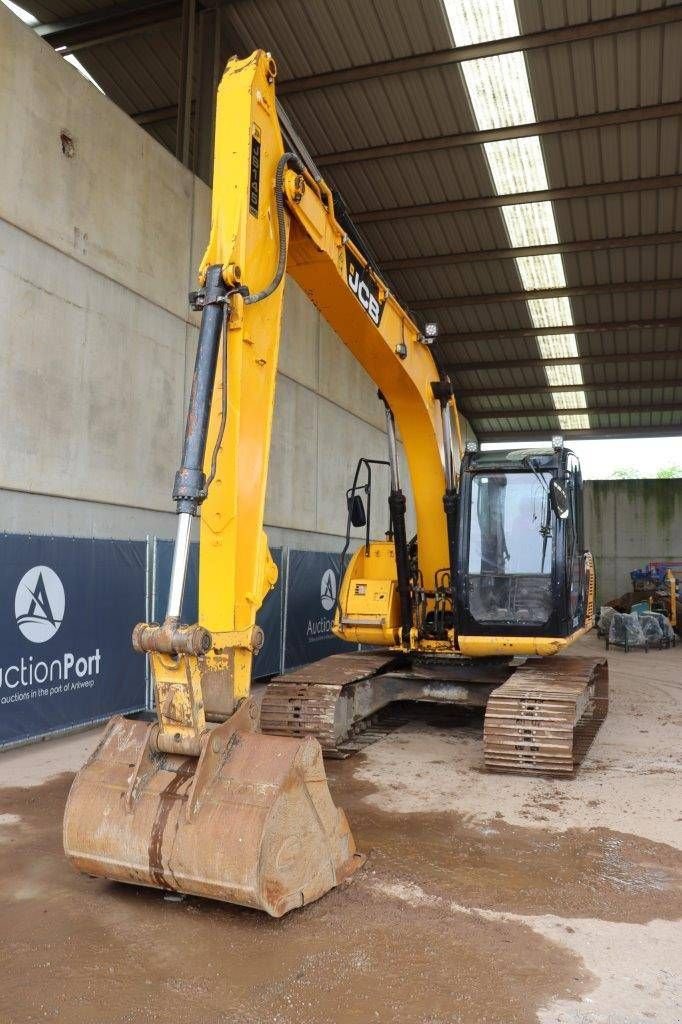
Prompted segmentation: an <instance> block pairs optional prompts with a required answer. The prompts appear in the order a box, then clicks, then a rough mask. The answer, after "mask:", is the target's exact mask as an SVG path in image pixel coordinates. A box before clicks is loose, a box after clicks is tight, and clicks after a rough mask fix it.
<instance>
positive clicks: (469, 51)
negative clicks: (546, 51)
mask: <svg viewBox="0 0 682 1024" xmlns="http://www.w3.org/2000/svg"><path fill="white" fill-rule="evenodd" d="M681 19H682V8H681V7H680V6H675V7H662V8H658V9H656V10H652V11H641V12H639V13H637V14H625V15H620V16H617V17H614V18H603V19H600V20H599V21H588V22H580V23H579V24H577V25H566V26H562V27H561V28H552V29H544V30H543V31H540V32H529V33H527V34H526V35H519V36H512V37H511V38H507V39H492V40H490V41H489V42H485V43H474V44H473V45H471V46H458V47H455V48H453V49H447V50H437V51H435V52H431V53H418V54H413V55H410V56H409V57H397V58H393V59H392V60H385V61H377V62H375V63H373V64H361V65H359V66H357V67H354V68H342V69H340V70H338V71H325V72H322V74H315V75H306V76H305V77H303V78H296V79H289V80H288V81H284V82H281V83H280V86H279V90H278V91H279V94H280V96H282V95H285V94H289V95H291V94H292V93H297V92H309V91H310V90H311V89H328V88H330V86H333V85H348V84H351V83H354V82H364V81H366V80H367V79H370V78H385V77H386V76H387V75H403V74H407V73H408V72H411V71H425V70H427V69H428V68H440V67H445V66H447V65H452V64H461V63H462V62H463V61H467V60H479V59H480V58H481V57H493V56H496V55H497V54H501V53H514V52H516V51H517V50H537V49H541V48H543V47H546V46H557V45H559V44H561V43H577V42H580V41H582V40H585V39H599V38H602V37H604V36H610V35H615V34H616V33H619V32H636V31H639V30H640V29H645V28H651V27H652V26H655V25H668V24H670V23H671V22H674V21H680V20H681Z"/></svg>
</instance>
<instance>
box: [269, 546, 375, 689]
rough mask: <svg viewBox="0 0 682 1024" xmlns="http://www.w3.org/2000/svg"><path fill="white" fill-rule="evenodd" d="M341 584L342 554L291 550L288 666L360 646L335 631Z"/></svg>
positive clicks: (285, 652)
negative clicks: (336, 608)
mask: <svg viewBox="0 0 682 1024" xmlns="http://www.w3.org/2000/svg"><path fill="white" fill-rule="evenodd" d="M338 587H339V556H338V555H330V554H327V553H326V552H322V551H289V570H288V572H287V599H286V634H285V644H284V648H285V649H284V667H285V669H287V670H288V669H291V668H297V667H299V666H300V665H307V664H308V662H310V661H318V660H319V659H320V658H326V657H327V655H328V654H338V653H340V652H343V651H352V650H357V645H355V644H347V643H345V642H344V641H343V640H338V639H337V638H336V637H335V636H334V634H333V633H332V622H333V620H334V609H335V607H336V594H337V591H338Z"/></svg>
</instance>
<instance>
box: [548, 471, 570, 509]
mask: <svg viewBox="0 0 682 1024" xmlns="http://www.w3.org/2000/svg"><path fill="white" fill-rule="evenodd" d="M549 503H550V505H551V506H552V509H553V511H554V515H555V516H556V517H557V519H568V491H567V490H566V485H565V484H564V483H563V482H562V481H561V480H559V478H558V477H556V476H553V477H552V479H551V480H550V481H549Z"/></svg>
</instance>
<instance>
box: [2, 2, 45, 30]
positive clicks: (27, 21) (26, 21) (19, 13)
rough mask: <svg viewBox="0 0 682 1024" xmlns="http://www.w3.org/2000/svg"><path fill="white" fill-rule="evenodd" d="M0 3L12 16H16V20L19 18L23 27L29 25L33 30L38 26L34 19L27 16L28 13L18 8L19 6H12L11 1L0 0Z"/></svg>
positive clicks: (36, 20)
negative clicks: (0, 2) (0, 0)
mask: <svg viewBox="0 0 682 1024" xmlns="http://www.w3.org/2000/svg"><path fill="white" fill-rule="evenodd" d="M2 3H3V4H4V5H5V7H8V8H9V9H10V11H11V12H12V14H16V16H17V18H21V20H22V21H23V23H24V25H30V26H31V28H35V26H36V25H39V24H40V22H39V21H38V19H37V18H36V17H34V16H33V15H32V14H29V13H28V11H25V10H24V8H23V7H20V6H19V4H13V3H12V0H2Z"/></svg>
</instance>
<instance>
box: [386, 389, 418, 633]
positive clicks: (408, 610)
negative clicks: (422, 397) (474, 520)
mask: <svg viewBox="0 0 682 1024" xmlns="http://www.w3.org/2000/svg"><path fill="white" fill-rule="evenodd" d="M380 398H381V400H382V401H383V403H384V409H385V410H386V433H387V435H388V460H389V463H390V470H391V493H390V495H389V497H388V507H389V509H390V512H391V527H392V530H393V544H394V547H395V566H396V576H397V577H398V595H399V597H400V626H401V630H400V632H401V639H402V642H403V643H404V644H409V641H410V630H411V629H412V589H411V587H410V557H409V553H408V550H407V528H406V525H405V511H406V508H407V502H406V501H405V495H404V494H403V492H402V491H401V489H400V467H399V465H398V442H397V440H396V433H395V419H394V417H393V413H392V411H391V409H390V407H389V405H388V402H387V401H386V399H385V398H384V397H383V395H381V393H380Z"/></svg>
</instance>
